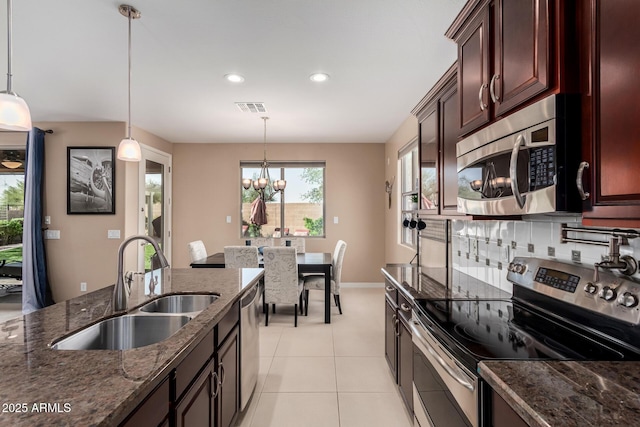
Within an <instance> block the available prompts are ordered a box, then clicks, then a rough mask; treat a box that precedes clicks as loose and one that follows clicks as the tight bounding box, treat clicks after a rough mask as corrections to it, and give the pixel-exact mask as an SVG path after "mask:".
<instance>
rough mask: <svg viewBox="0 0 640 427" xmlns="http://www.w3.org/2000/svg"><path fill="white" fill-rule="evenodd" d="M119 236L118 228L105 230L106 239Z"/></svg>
mask: <svg viewBox="0 0 640 427" xmlns="http://www.w3.org/2000/svg"><path fill="white" fill-rule="evenodd" d="M119 238H120V230H108V231H107V239H119Z"/></svg>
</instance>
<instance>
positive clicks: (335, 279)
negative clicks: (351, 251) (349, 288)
mask: <svg viewBox="0 0 640 427" xmlns="http://www.w3.org/2000/svg"><path fill="white" fill-rule="evenodd" d="M346 251H347V243H346V242H345V241H344V240H338V243H336V248H335V249H334V251H333V257H332V259H331V293H332V294H333V300H334V302H335V304H336V306H338V311H339V312H340V314H342V305H340V282H341V276H342V261H343V260H344V253H345V252H346ZM312 289H317V290H322V291H324V274H311V275H307V276H305V277H304V305H305V316H307V315H309V291H310V290H312Z"/></svg>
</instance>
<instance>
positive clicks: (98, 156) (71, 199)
mask: <svg viewBox="0 0 640 427" xmlns="http://www.w3.org/2000/svg"><path fill="white" fill-rule="evenodd" d="M115 160H116V159H115V147H92V146H86V147H67V214H68V215H75V214H84V215H115V213H116V198H115V197H116V194H115V190H116V189H115V185H114V183H115V178H116V161H115Z"/></svg>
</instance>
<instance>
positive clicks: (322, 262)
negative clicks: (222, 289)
mask: <svg viewBox="0 0 640 427" xmlns="http://www.w3.org/2000/svg"><path fill="white" fill-rule="evenodd" d="M331 257H332V254H330V253H326V252H305V253H298V254H297V262H298V273H299V274H306V273H320V274H324V323H331ZM259 263H260V267H263V264H262V257H260V260H259ZM191 267H192V268H224V267H225V263H224V253H223V252H217V253H214V254H212V255H209V256H207V257H206V258H202V259H198V260H195V261H193V262H192V263H191Z"/></svg>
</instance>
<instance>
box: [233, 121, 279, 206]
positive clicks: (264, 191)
mask: <svg viewBox="0 0 640 427" xmlns="http://www.w3.org/2000/svg"><path fill="white" fill-rule="evenodd" d="M262 120H263V121H264V158H263V160H262V168H261V169H260V176H258V179H256V180H251V179H250V178H243V179H242V188H244V189H245V190H248V189H250V188H251V187H253V189H254V190H255V191H257V192H258V194H259V197H260V198H261V199H262V200H264V201H267V200H270V199H271V197H272V196H273V195H274V194H275V193H277V192H279V191H283V190H284V189H285V187H286V186H287V181H285V180H284V179H276V180H275V181H273V182H272V181H271V176H270V175H269V162H267V120H269V117H262Z"/></svg>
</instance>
